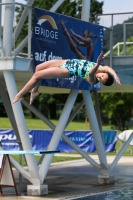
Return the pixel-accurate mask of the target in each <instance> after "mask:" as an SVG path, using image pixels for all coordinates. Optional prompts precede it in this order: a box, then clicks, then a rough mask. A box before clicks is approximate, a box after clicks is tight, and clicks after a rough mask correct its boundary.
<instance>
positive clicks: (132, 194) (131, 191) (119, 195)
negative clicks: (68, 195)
mask: <svg viewBox="0 0 133 200" xmlns="http://www.w3.org/2000/svg"><path fill="white" fill-rule="evenodd" d="M74 199H75V200H133V187H130V188H123V189H121V190H114V191H108V192H102V193H99V194H93V195H89V196H82V197H78V198H74Z"/></svg>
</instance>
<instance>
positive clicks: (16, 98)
mask: <svg viewBox="0 0 133 200" xmlns="http://www.w3.org/2000/svg"><path fill="white" fill-rule="evenodd" d="M21 100H23V97H22V96H20V94H19V93H18V94H17V95H16V96H15V98H14V99H13V101H12V103H13V104H14V103H16V102H17V101H21Z"/></svg>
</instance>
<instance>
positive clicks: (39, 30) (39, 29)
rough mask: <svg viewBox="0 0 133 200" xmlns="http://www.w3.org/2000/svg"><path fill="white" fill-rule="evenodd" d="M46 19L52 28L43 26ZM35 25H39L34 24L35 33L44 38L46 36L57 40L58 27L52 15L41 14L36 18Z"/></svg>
mask: <svg viewBox="0 0 133 200" xmlns="http://www.w3.org/2000/svg"><path fill="white" fill-rule="evenodd" d="M46 21H47V22H49V24H50V25H51V28H52V30H50V29H47V28H43V23H44V22H46ZM37 25H39V26H35V35H39V36H44V37H45V38H48V39H55V40H58V38H59V37H58V35H59V34H58V27H57V25H56V23H55V20H54V19H53V17H51V16H49V15H42V16H41V17H39V18H38V22H37Z"/></svg>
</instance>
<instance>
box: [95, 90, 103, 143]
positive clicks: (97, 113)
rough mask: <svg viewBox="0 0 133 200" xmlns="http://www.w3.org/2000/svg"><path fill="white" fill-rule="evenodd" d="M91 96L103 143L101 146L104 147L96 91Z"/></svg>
mask: <svg viewBox="0 0 133 200" xmlns="http://www.w3.org/2000/svg"><path fill="white" fill-rule="evenodd" d="M93 94H94V99H95V108H96V116H97V121H98V126H99V130H100V134H101V138H102V141H103V145H104V137H103V130H102V121H101V115H100V107H99V102H98V94H97V91H94V92H93Z"/></svg>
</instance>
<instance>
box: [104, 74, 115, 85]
mask: <svg viewBox="0 0 133 200" xmlns="http://www.w3.org/2000/svg"><path fill="white" fill-rule="evenodd" d="M113 82H114V78H113V76H111V74H108V80H107V81H106V82H105V83H103V85H105V86H111V85H112V84H113Z"/></svg>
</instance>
